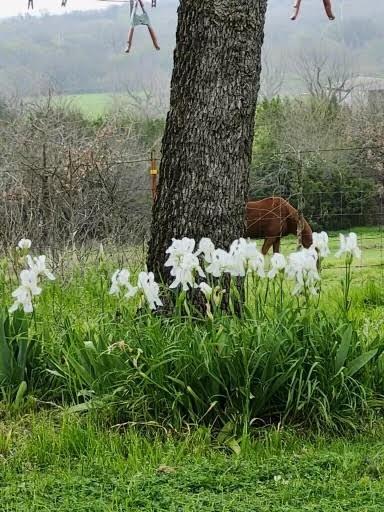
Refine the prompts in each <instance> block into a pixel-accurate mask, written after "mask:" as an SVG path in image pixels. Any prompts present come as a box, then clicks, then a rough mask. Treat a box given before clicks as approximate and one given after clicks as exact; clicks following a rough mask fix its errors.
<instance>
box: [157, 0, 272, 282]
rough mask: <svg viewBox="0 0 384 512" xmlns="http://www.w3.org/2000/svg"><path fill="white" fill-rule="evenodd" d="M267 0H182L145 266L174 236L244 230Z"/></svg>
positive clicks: (219, 236)
mask: <svg viewBox="0 0 384 512" xmlns="http://www.w3.org/2000/svg"><path fill="white" fill-rule="evenodd" d="M266 7H267V0H207V1H204V0H180V6H179V11H178V29H177V36H176V49H175V54H174V69H173V75H172V83H171V100H170V111H169V113H168V117H167V123H166V129H165V134H164V138H163V146H162V160H161V164H160V181H159V189H158V198H157V202H156V204H155V206H154V210H153V221H152V228H151V239H150V242H149V253H148V268H149V269H150V270H153V271H154V272H155V275H156V277H157V278H159V277H160V278H162V279H164V280H167V278H168V276H167V274H166V269H164V266H163V265H164V262H165V250H166V248H167V247H168V246H169V244H170V242H171V239H172V237H175V238H180V237H183V236H188V237H191V238H195V239H196V241H199V240H200V238H202V237H210V238H211V239H212V240H213V242H214V243H215V244H216V246H218V247H222V248H228V246H229V245H230V243H231V242H232V241H233V240H234V239H236V238H239V237H240V236H242V235H243V234H244V231H245V219H244V216H245V204H246V200H247V194H248V176H249V168H250V162H251V153H252V141H253V132H254V116H255V110H256V102H257V95H258V91H259V85H260V71H261V47H262V44H263V39H264V21H265V12H266Z"/></svg>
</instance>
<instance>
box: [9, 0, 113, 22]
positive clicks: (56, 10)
mask: <svg viewBox="0 0 384 512" xmlns="http://www.w3.org/2000/svg"><path fill="white" fill-rule="evenodd" d="M33 3H34V7H35V8H34V10H33V11H32V10H29V11H28V9H27V7H28V0H0V18H7V17H9V16H17V15H18V14H26V13H27V12H29V14H35V15H38V14H39V11H42V10H44V11H45V12H49V13H51V14H64V13H65V12H70V11H86V10H88V9H103V8H106V7H109V6H110V5H116V3H115V2H111V3H110V2H98V1H97V0H68V2H67V7H66V8H64V7H61V0H33Z"/></svg>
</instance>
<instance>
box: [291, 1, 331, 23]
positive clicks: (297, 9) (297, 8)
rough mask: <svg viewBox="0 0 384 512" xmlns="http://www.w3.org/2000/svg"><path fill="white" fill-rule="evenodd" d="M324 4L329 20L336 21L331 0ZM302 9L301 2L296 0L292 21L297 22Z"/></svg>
mask: <svg viewBox="0 0 384 512" xmlns="http://www.w3.org/2000/svg"><path fill="white" fill-rule="evenodd" d="M323 4H324V9H325V12H326V14H327V16H328V18H329V19H330V20H334V19H335V16H334V14H333V11H332V4H331V0H323ZM300 7H301V0H296V3H295V5H294V6H293V8H294V13H293V16H292V17H291V20H296V19H297V18H298V16H299V13H300Z"/></svg>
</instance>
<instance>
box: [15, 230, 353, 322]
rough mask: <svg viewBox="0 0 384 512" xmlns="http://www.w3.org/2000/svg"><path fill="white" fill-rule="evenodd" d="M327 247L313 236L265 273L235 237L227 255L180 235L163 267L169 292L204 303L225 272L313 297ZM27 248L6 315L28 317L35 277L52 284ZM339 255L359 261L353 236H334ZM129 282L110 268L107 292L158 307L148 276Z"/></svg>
mask: <svg viewBox="0 0 384 512" xmlns="http://www.w3.org/2000/svg"><path fill="white" fill-rule="evenodd" d="M328 243H329V241H328V235H327V233H325V232H322V233H314V234H313V244H312V246H311V247H310V248H309V249H301V250H300V251H297V252H294V253H292V254H290V255H289V256H288V258H285V257H284V256H283V255H282V254H274V255H273V256H272V258H271V260H270V267H269V269H268V270H266V269H265V260H264V256H263V255H262V254H261V253H260V252H259V251H258V249H257V245H256V243H255V242H250V241H249V240H245V239H244V238H240V239H238V240H235V241H234V242H233V243H232V245H231V247H230V249H229V251H224V250H223V249H218V248H216V247H215V246H214V244H213V242H212V240H210V239H209V238H202V239H201V240H200V242H199V244H198V247H197V248H196V242H195V240H193V239H191V238H186V237H184V238H182V239H173V240H172V244H171V245H170V247H169V248H168V249H167V251H166V253H167V255H168V259H167V261H166V262H165V266H166V267H169V268H170V275H171V276H172V278H173V282H172V283H171V285H170V288H171V289H175V288H181V289H182V290H183V291H188V290H191V289H200V290H201V292H202V293H203V294H204V295H205V297H206V298H207V300H210V298H211V297H212V294H213V293H214V291H215V289H213V288H212V287H211V286H210V284H209V283H208V282H207V280H208V281H209V279H207V277H208V276H212V278H217V279H218V278H220V277H222V276H223V275H225V274H227V275H230V276H231V277H245V276H246V275H248V274H253V275H255V276H257V277H258V278H265V277H267V278H268V279H275V278H276V276H279V275H280V276H281V277H282V276H284V275H285V276H286V277H287V278H288V279H291V280H293V281H294V283H295V286H294V288H293V291H292V293H293V295H300V294H302V293H307V292H310V293H313V294H316V293H317V285H318V283H319V281H320V275H319V271H318V262H319V260H320V261H321V260H322V259H324V258H326V257H327V256H329V254H330V250H329V245H328ZM31 246H32V242H31V241H30V240H29V239H24V238H23V239H22V240H20V242H19V244H18V247H17V250H18V251H19V253H20V256H21V257H22V258H23V259H24V258H25V261H26V263H27V268H25V269H24V270H22V271H21V272H20V286H19V287H18V288H17V289H16V290H15V291H14V292H13V293H12V297H13V298H14V303H13V305H12V306H11V307H10V310H9V311H10V312H14V311H16V310H17V309H19V308H22V309H23V310H24V312H25V313H32V312H33V299H34V297H36V296H38V295H40V294H41V292H42V288H41V286H40V284H41V282H40V281H41V278H43V277H45V278H47V279H49V280H52V281H53V280H54V279H55V277H54V275H53V274H52V272H50V270H49V269H48V267H47V264H46V257H45V256H44V255H42V256H37V257H32V256H30V254H29V250H30V248H31ZM342 255H346V257H347V262H349V263H350V262H351V261H352V258H353V257H356V258H360V257H361V251H360V249H359V247H358V243H357V236H356V234H355V233H350V234H349V235H348V236H344V235H340V249H339V251H338V252H337V253H336V256H337V257H340V256H342ZM130 278H131V274H130V272H129V270H127V269H124V268H123V269H120V270H116V272H115V273H114V274H113V276H112V285H111V288H110V294H112V295H119V294H123V295H124V297H125V298H127V299H129V298H132V297H135V296H137V295H141V297H142V298H144V299H145V300H146V301H147V303H148V305H149V308H150V309H152V310H155V309H156V308H158V307H159V306H162V305H163V303H162V301H161V299H160V287H159V285H158V283H156V281H155V277H154V274H153V273H152V272H140V274H139V276H138V280H137V285H136V286H133V285H132V284H131V282H130ZM204 280H205V281H204ZM216 292H217V290H216ZM221 292H222V290H221V291H220V293H221Z"/></svg>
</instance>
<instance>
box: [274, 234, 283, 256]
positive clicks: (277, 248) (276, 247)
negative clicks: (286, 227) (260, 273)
mask: <svg viewBox="0 0 384 512" xmlns="http://www.w3.org/2000/svg"><path fill="white" fill-rule="evenodd" d="M280 242H281V240H280V237H278V238H276V239H275V241H274V242H273V252H274V253H275V252H280Z"/></svg>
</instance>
